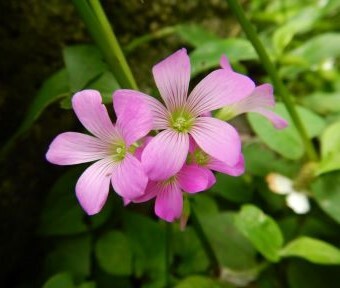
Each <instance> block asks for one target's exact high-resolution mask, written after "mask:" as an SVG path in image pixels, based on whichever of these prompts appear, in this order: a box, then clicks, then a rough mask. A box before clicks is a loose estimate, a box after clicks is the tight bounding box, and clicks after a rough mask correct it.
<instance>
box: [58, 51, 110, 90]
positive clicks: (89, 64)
mask: <svg viewBox="0 0 340 288" xmlns="http://www.w3.org/2000/svg"><path fill="white" fill-rule="evenodd" d="M63 55H64V62H65V65H66V70H67V73H68V77H69V82H70V87H71V91H72V92H76V91H79V90H81V89H84V88H85V87H86V85H87V84H88V83H90V82H91V81H93V80H94V79H95V78H96V77H99V76H100V75H101V74H102V73H104V72H105V71H106V70H108V68H107V66H106V64H105V63H104V61H103V57H102V55H101V53H100V51H99V50H98V49H97V48H96V47H95V46H92V45H75V46H69V47H66V48H64V50H63Z"/></svg>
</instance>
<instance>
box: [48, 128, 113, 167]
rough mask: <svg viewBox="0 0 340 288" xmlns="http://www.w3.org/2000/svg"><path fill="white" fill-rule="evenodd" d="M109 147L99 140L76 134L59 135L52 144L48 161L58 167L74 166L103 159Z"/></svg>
mask: <svg viewBox="0 0 340 288" xmlns="http://www.w3.org/2000/svg"><path fill="white" fill-rule="evenodd" d="M108 151H109V145H108V144H107V143H105V142H103V141H101V140H100V139H98V138H95V137H93V136H89V135H86V134H82V133H76V132H65V133H62V134H59V135H58V136H57V137H56V138H55V139H54V140H53V141H52V143H51V144H50V147H49V149H48V151H47V153H46V159H47V160H48V161H49V162H51V163H53V164H58V165H72V164H79V163H85V162H91V161H95V160H99V159H102V158H104V157H106V156H107V155H108Z"/></svg>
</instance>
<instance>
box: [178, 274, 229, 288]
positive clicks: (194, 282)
mask: <svg viewBox="0 0 340 288" xmlns="http://www.w3.org/2000/svg"><path fill="white" fill-rule="evenodd" d="M193 287H195V288H222V286H220V285H219V284H218V283H216V282H215V281H214V280H213V279H211V278H208V277H204V276H198V275H197V276H195V275H194V276H189V277H187V278H185V279H184V280H182V281H180V282H179V283H178V284H177V285H176V286H175V288H193ZM227 287H228V286H227ZM229 287H232V286H229Z"/></svg>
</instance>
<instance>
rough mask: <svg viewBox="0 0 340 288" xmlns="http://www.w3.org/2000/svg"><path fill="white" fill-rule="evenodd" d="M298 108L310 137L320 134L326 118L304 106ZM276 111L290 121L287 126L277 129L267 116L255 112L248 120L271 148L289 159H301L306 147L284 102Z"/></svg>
mask: <svg viewBox="0 0 340 288" xmlns="http://www.w3.org/2000/svg"><path fill="white" fill-rule="evenodd" d="M297 110H298V113H299V115H300V117H301V120H302V122H303V124H304V125H305V127H306V130H307V133H308V136H309V137H310V138H313V137H315V136H318V135H319V134H320V133H321V131H322V129H323V128H324V126H325V122H324V120H323V119H322V118H320V117H319V116H317V115H316V114H314V113H313V112H311V111H309V110H307V109H305V108H303V107H300V106H297ZM275 113H277V114H278V115H280V116H281V117H283V118H284V119H286V120H287V121H288V127H287V128H285V129H282V130H277V129H275V128H274V127H273V125H272V124H271V123H270V122H269V121H268V120H267V119H266V118H264V117H262V116H260V115H258V114H255V113H249V114H248V120H249V122H250V125H251V127H252V128H253V129H254V131H255V132H256V134H257V135H258V136H259V137H260V138H261V140H262V141H263V142H264V143H265V144H267V145H268V146H269V147H270V148H271V149H273V150H274V151H276V152H277V153H279V154H281V155H282V156H284V157H286V158H288V159H293V160H296V159H300V158H301V157H302V156H303V154H304V149H305V148H304V145H303V143H302V140H301V137H300V135H299V133H298V131H297V129H296V128H295V126H294V124H293V121H292V120H291V118H290V116H289V114H288V112H287V110H286V108H285V107H284V105H283V104H281V103H278V104H277V105H276V108H275Z"/></svg>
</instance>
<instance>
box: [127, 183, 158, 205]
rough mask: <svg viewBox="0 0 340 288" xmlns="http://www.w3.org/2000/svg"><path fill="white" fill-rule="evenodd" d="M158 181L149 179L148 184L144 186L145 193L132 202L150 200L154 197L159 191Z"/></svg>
mask: <svg viewBox="0 0 340 288" xmlns="http://www.w3.org/2000/svg"><path fill="white" fill-rule="evenodd" d="M159 185H160V182H155V181H149V182H148V185H147V186H146V188H145V194H144V195H142V196H141V197H138V198H135V199H133V202H134V203H142V202H147V201H149V200H151V199H152V198H154V197H156V196H157V194H158V193H159V192H160V189H161V188H160V186H159Z"/></svg>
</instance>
